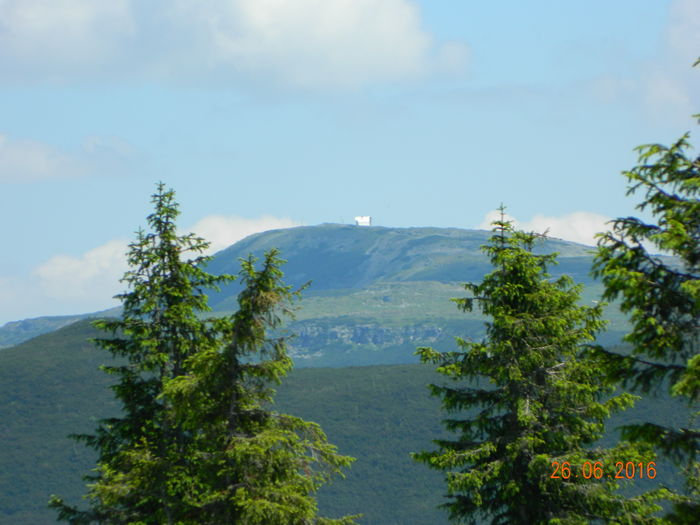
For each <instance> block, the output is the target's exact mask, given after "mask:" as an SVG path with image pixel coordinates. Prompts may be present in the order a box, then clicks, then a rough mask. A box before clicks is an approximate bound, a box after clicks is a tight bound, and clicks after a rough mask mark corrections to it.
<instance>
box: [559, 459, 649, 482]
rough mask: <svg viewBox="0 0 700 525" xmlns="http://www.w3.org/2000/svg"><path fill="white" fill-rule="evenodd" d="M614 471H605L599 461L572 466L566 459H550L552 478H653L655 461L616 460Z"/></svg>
mask: <svg viewBox="0 0 700 525" xmlns="http://www.w3.org/2000/svg"><path fill="white" fill-rule="evenodd" d="M613 470H614V472H606V471H605V466H604V465H603V463H602V462H600V461H595V462H593V461H584V462H583V464H581V465H574V466H572V465H571V463H569V462H568V461H562V462H561V463H560V462H559V461H552V474H551V475H550V476H549V477H550V478H553V479H571V478H584V479H603V478H609V479H654V478H655V477H656V463H655V462H654V461H649V462H646V463H644V462H641V461H640V462H638V463H634V462H633V461H627V462H624V461H618V462H616V463H615V468H614V469H613Z"/></svg>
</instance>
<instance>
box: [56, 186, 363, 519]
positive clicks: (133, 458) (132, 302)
mask: <svg viewBox="0 0 700 525" xmlns="http://www.w3.org/2000/svg"><path fill="white" fill-rule="evenodd" d="M152 202H153V204H154V212H153V213H152V214H151V215H149V217H148V223H149V226H150V227H151V229H152V231H151V232H150V233H145V232H143V231H139V232H138V234H137V240H136V242H134V243H132V244H131V245H130V250H129V254H128V262H129V265H130V270H129V271H128V272H127V273H126V274H125V277H124V279H123V280H124V281H125V282H126V284H127V285H128V286H129V290H128V291H127V292H126V293H124V294H121V295H119V296H117V297H118V298H120V299H121V301H122V304H123V313H122V316H121V318H120V319H116V320H101V321H97V322H96V323H95V325H96V326H97V327H98V328H100V329H102V330H105V331H107V332H108V333H109V334H111V337H109V338H102V339H97V340H95V342H96V343H97V344H98V346H100V347H102V348H104V349H106V350H108V351H109V352H110V353H111V354H112V355H113V356H115V357H117V358H121V359H122V362H124V363H125V364H121V365H115V366H105V367H103V369H104V370H105V371H106V372H107V373H109V374H112V375H114V376H115V377H116V379H117V382H116V384H115V385H114V386H113V390H114V392H115V395H116V397H117V398H118V399H119V401H120V402H121V404H122V415H121V417H116V418H110V419H105V420H103V421H101V423H100V425H99V426H98V428H97V430H96V432H95V434H93V435H79V436H76V437H77V439H78V440H81V441H83V442H85V443H86V444H87V445H88V446H90V447H92V448H94V449H95V450H96V451H97V453H98V460H97V467H96V469H95V474H94V475H91V476H86V478H85V479H86V481H89V482H90V483H89V484H88V493H87V495H86V496H85V498H86V499H87V500H88V502H89V508H88V509H87V510H78V509H77V508H75V507H72V506H69V505H67V504H65V503H64V502H63V501H62V500H61V499H60V498H58V497H55V496H53V497H52V499H51V502H50V506H52V507H53V508H55V509H56V510H57V511H58V517H59V519H60V520H64V521H68V522H70V523H73V524H88V523H104V524H125V523H134V524H136V523H139V524H165V523H167V524H183V525H184V524H216V525H225V524H229V523H239V524H251V525H252V524H262V523H266V524H272V525H274V524H302V523H303V524H307V523H319V524H325V523H329V524H330V523H352V519H351V518H343V519H339V520H328V519H323V518H318V517H317V516H316V514H317V508H316V503H315V500H314V498H313V492H314V491H315V490H316V489H317V488H318V487H319V486H320V485H321V484H322V483H323V482H325V481H327V480H328V479H329V477H330V475H331V474H336V473H339V472H340V468H341V467H343V466H347V465H348V464H349V463H350V462H351V461H352V458H348V457H344V456H340V455H338V454H336V452H335V448H334V447H333V446H332V445H330V444H328V443H327V441H326V437H325V435H324V434H323V432H322V431H321V429H320V428H319V427H318V426H317V425H315V424H314V423H307V422H305V421H303V420H301V419H298V418H294V417H292V416H287V415H281V414H277V413H275V412H273V411H271V410H269V409H268V408H267V407H266V406H263V403H266V402H271V401H272V394H273V391H272V390H271V389H270V382H279V381H280V380H281V378H282V377H283V376H284V375H285V373H286V372H287V371H288V370H289V368H290V367H291V361H290V358H289V357H288V355H287V353H286V349H285V339H284V338H283V337H276V338H274V337H272V336H270V334H268V330H270V329H274V328H276V327H278V326H279V325H280V323H281V321H282V319H283V318H284V317H285V316H288V315H291V313H292V304H291V302H292V299H294V298H295V297H297V295H298V293H293V292H292V291H291V289H290V288H289V287H287V286H285V285H284V284H283V283H282V281H281V278H282V273H281V271H280V269H279V266H280V265H281V264H282V262H283V261H281V260H280V259H279V258H278V254H277V253H276V252H275V251H272V252H270V253H268V254H266V258H265V263H264V267H263V269H262V270H261V271H257V270H256V269H255V267H254V262H255V260H254V259H253V258H249V259H247V260H245V261H243V270H242V275H243V284H244V289H243V291H242V292H241V294H240V296H239V306H240V308H239V311H238V312H237V313H236V314H234V315H233V316H231V317H226V318H218V319H211V318H204V317H203V315H202V314H203V313H204V312H206V311H208V310H209V307H208V305H207V297H206V295H205V294H204V291H205V290H207V289H216V287H217V285H218V284H221V283H226V282H229V281H231V280H232V279H233V277H232V276H230V275H221V276H213V275H210V274H208V273H206V271H204V270H203V269H202V268H203V266H204V265H205V264H206V262H207V261H208V260H209V259H210V258H209V257H206V256H203V255H202V252H203V251H204V250H205V249H206V248H207V247H208V244H207V243H206V242H205V241H204V240H203V239H201V238H198V237H195V236H194V235H192V234H189V235H184V236H179V235H178V234H177V232H176V224H175V219H176V218H177V216H178V214H179V211H178V205H177V203H176V202H175V200H174V192H173V191H172V190H168V189H166V188H165V186H164V185H163V184H162V183H161V184H159V185H158V189H157V192H156V194H155V195H153V200H152ZM188 255H191V256H192V257H191V258H189V259H184V257H186V256H188Z"/></svg>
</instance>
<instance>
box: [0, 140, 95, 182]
mask: <svg viewBox="0 0 700 525" xmlns="http://www.w3.org/2000/svg"><path fill="white" fill-rule="evenodd" d="M84 170H85V166H84V165H83V163H82V162H80V161H79V160H78V159H76V158H75V157H73V156H71V155H69V154H66V153H64V152H62V151H60V150H58V149H57V148H54V147H52V146H50V145H48V144H44V143H42V142H36V141H32V140H22V139H12V138H10V137H8V136H7V135H0V181H23V182H26V181H31V180H40V179H47V178H52V177H56V176H61V177H66V176H71V175H79V174H82V173H83V172H84Z"/></svg>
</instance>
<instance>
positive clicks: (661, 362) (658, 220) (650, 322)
mask: <svg viewBox="0 0 700 525" xmlns="http://www.w3.org/2000/svg"><path fill="white" fill-rule="evenodd" d="M637 149H638V151H639V164H638V166H636V167H635V168H633V169H632V170H630V171H627V172H625V173H624V175H625V176H626V177H627V179H628V180H629V184H630V185H629V189H628V192H627V193H628V195H631V194H635V193H637V192H641V193H643V197H642V201H641V203H640V204H639V205H638V206H637V208H638V209H639V210H640V211H648V212H651V215H652V216H653V217H654V220H655V222H644V221H643V220H641V219H639V218H637V217H624V218H618V219H617V220H615V221H614V222H613V226H612V231H609V232H606V233H604V234H601V235H600V238H599V243H598V255H597V257H596V259H595V263H594V274H595V275H596V276H597V277H600V278H601V280H602V282H603V284H604V285H605V294H604V297H605V298H607V299H615V298H621V302H620V305H621V309H622V311H623V312H627V313H628V314H629V317H630V319H631V325H632V328H631V331H630V332H629V334H628V335H627V336H626V338H625V339H626V340H627V341H628V342H629V343H630V344H631V345H632V348H633V350H632V352H631V354H630V355H626V356H622V355H619V354H616V353H612V352H605V351H603V350H600V349H599V350H598V351H597V354H598V356H599V358H600V359H601V360H602V361H603V362H604V363H605V365H606V369H607V373H608V375H609V376H610V377H611V378H613V379H615V380H618V381H622V382H623V383H630V384H632V385H633V386H635V387H636V388H638V389H639V390H641V391H642V392H650V391H654V392H656V391H658V390H659V389H660V388H662V387H668V389H669V391H670V393H671V394H672V395H673V396H676V397H679V398H681V399H684V400H685V401H686V402H687V404H688V406H689V407H690V409H691V411H692V413H694V417H691V418H690V420H689V421H688V422H687V424H686V425H683V426H682V427H669V426H664V425H659V424H655V423H652V422H645V423H641V424H637V425H630V426H628V427H626V428H625V430H624V436H625V437H627V438H629V439H633V440H638V441H642V442H645V443H649V444H652V445H654V446H655V447H657V448H658V449H659V450H661V451H663V452H664V453H665V454H667V455H669V456H670V457H671V458H673V459H674V460H675V461H677V462H679V463H680V464H682V465H683V466H684V469H685V470H686V473H687V480H688V483H687V494H686V495H685V496H681V495H678V496H676V498H675V499H676V502H677V506H676V510H675V511H674V513H673V514H672V515H671V516H670V517H669V519H670V520H671V522H672V523H697V517H698V515H700V490H699V485H700V478H699V477H698V469H699V468H700V463H698V458H697V452H698V450H699V449H700V428H698V426H697V416H698V415H699V413H698V399H699V398H700V353H699V352H698V342H699V337H700V200H699V199H698V195H700V158H692V157H691V156H690V155H689V152H688V150H689V149H690V144H689V142H688V135H687V134H686V135H684V136H683V137H681V138H680V139H679V140H678V141H676V142H675V143H674V144H672V145H671V146H663V145H660V144H651V145H645V146H640V147H639V148H637ZM646 246H655V247H656V248H657V249H658V250H662V251H665V252H668V253H671V254H673V255H675V256H676V257H677V258H678V260H679V261H680V264H679V265H675V266H672V265H669V264H668V263H667V262H666V261H664V260H663V259H662V258H661V257H659V256H657V255H652V254H651V253H650V252H649V250H648V249H647V247H646Z"/></svg>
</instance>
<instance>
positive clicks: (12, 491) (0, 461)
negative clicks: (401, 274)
mask: <svg viewBox="0 0 700 525" xmlns="http://www.w3.org/2000/svg"><path fill="white" fill-rule="evenodd" d="M94 335H95V333H94V331H93V330H92V329H91V328H90V327H89V325H88V324H87V323H86V322H79V323H76V324H73V325H71V326H68V327H66V328H63V329H61V330H59V331H58V332H56V333H54V334H47V335H44V336H41V337H38V338H36V339H34V340H32V341H28V342H26V343H24V344H21V345H19V346H16V347H13V348H10V349H7V350H4V351H2V352H0V421H2V426H1V427H0V523H1V524H8V525H9V524H12V525H25V524H26V525H29V524H31V525H41V524H43V523H51V522H52V520H53V514H51V513H50V512H48V510H47V509H46V508H45V502H46V501H47V500H48V497H49V495H50V494H51V493H57V494H59V495H61V496H63V497H65V498H66V499H67V500H68V501H72V502H77V501H79V497H80V494H82V493H83V486H82V482H81V480H80V476H81V475H82V474H84V473H85V472H87V471H88V469H89V468H91V466H92V462H93V456H92V455H91V454H90V452H89V451H87V450H86V449H84V448H83V447H82V446H81V445H75V444H74V443H73V442H72V441H71V440H69V439H67V438H66V437H65V436H66V435H67V434H69V433H80V432H90V431H91V430H92V429H93V428H94V425H95V423H94V421H95V419H96V418H99V417H106V416H109V415H112V414H115V413H116V412H117V410H118V407H117V405H116V404H115V403H114V401H113V400H112V397H111V392H110V391H109V389H108V378H107V377H106V376H105V375H104V374H102V373H100V372H99V371H98V370H97V367H98V365H99V364H100V363H103V362H105V360H106V356H105V354H104V353H102V352H101V351H99V350H96V349H94V348H93V347H92V346H91V345H90V344H88V343H86V342H85V339H86V337H89V336H94ZM434 380H436V376H435V374H434V372H433V371H432V370H430V369H429V368H427V367H425V366H421V365H394V366H376V367H354V368H342V369H318V368H317V369H313V368H307V369H300V370H295V371H294V372H293V373H292V374H291V375H290V377H289V378H288V379H287V381H286V382H285V383H284V384H283V385H282V386H281V387H279V389H278V396H277V399H278V402H277V405H276V409H277V410H279V411H284V412H288V413H291V414H295V415H298V416H300V417H303V418H305V419H308V420H312V421H316V422H318V423H320V424H321V426H322V427H323V429H324V430H325V431H326V433H327V434H328V436H329V440H330V442H332V443H335V444H336V445H338V447H339V450H340V452H341V453H343V454H348V455H352V456H355V457H357V458H358V461H357V462H356V463H355V464H354V466H353V467H352V469H351V470H350V471H349V473H348V476H347V479H345V480H338V481H337V482H336V483H334V484H332V485H330V486H328V487H326V488H324V489H322V491H321V493H320V495H319V500H320V504H321V508H322V510H323V511H324V512H325V513H326V514H327V515H339V514H344V513H355V512H363V513H364V514H365V518H364V520H363V521H362V523H365V524H387V525H388V524H400V523H411V524H416V525H420V524H440V523H444V522H445V519H444V514H443V513H442V512H441V511H438V510H435V508H434V507H435V505H436V504H438V503H439V502H440V499H441V494H442V493H443V490H444V489H443V484H442V481H441V476H440V474H439V473H436V472H432V471H430V470H428V469H427V468H425V467H424V466H422V465H418V464H414V463H413V462H412V460H411V459H410V458H409V457H408V453H409V452H411V451H417V450H421V449H430V448H431V447H432V445H431V439H435V438H437V437H439V436H440V435H441V434H443V431H442V429H441V427H440V423H439V421H440V419H441V415H440V413H439V404H438V402H437V400H436V399H433V398H431V397H429V395H428V393H427V390H426V388H425V385H426V384H427V383H429V382H431V381H434ZM642 410H643V411H642V412H640V411H637V412H636V413H629V414H625V415H624V419H625V421H631V420H633V419H641V420H646V419H652V420H653V419H662V420H669V419H672V420H674V421H675V422H679V423H680V422H683V419H684V415H683V410H682V409H681V408H680V407H678V406H677V405H672V404H671V403H670V402H669V401H668V400H663V399H662V400H650V401H647V402H646V403H645V404H644V406H643V407H642ZM659 477H660V478H663V479H667V480H668V479H671V478H673V474H672V471H671V469H670V467H669V466H662V467H660V468H659Z"/></svg>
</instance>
